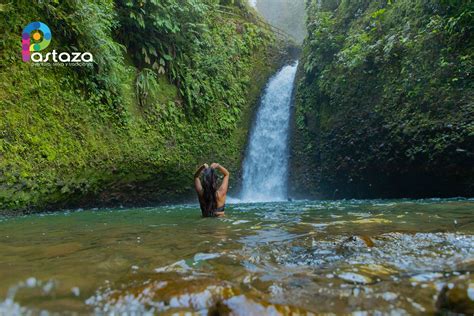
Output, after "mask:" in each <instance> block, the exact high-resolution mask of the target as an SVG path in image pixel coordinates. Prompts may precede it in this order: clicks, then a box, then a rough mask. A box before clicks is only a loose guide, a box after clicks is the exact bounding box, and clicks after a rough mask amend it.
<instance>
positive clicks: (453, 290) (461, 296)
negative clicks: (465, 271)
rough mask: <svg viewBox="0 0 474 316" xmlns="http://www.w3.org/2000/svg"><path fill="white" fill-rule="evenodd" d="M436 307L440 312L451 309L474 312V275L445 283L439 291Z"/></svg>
mask: <svg viewBox="0 0 474 316" xmlns="http://www.w3.org/2000/svg"><path fill="white" fill-rule="evenodd" d="M436 307H437V308H438V309H439V311H440V312H442V311H450V312H455V313H463V314H467V315H473V314H474V277H470V278H465V277H464V276H463V277H460V278H459V279H458V280H457V281H455V282H453V284H451V285H445V286H444V287H443V289H442V290H441V292H440V293H439V296H438V300H437V302H436Z"/></svg>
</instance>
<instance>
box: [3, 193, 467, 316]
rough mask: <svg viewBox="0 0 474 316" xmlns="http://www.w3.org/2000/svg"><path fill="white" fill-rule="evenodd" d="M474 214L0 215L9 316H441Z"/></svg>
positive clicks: (270, 209) (432, 210) (463, 208)
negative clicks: (356, 315) (442, 297)
mask: <svg viewBox="0 0 474 316" xmlns="http://www.w3.org/2000/svg"><path fill="white" fill-rule="evenodd" d="M473 210H474V200H465V199H452V200H440V199H432V200H393V201H392V200H370V201H369V200H346V201H294V202H273V203H246V204H233V205H229V206H228V207H227V216H226V217H224V218H218V219H205V218H201V216H200V211H199V207H198V206H197V205H176V206H168V207H157V208H137V209H113V210H112V209H103V210H84V211H74V212H57V213H51V214H39V215H28V216H21V217H12V218H6V217H4V218H0V254H1V256H0V280H1V282H0V297H1V299H0V315H4V314H7V315H8V314H9V313H10V314H15V312H16V313H18V314H22V315H23V314H28V313H31V314H34V315H36V314H40V312H41V311H43V313H44V315H47V313H49V314H54V313H55V312H62V313H64V312H77V313H86V314H90V313H96V314H104V313H107V314H108V313H111V312H115V313H126V314H128V315H130V314H133V313H137V314H140V315H142V314H146V313H150V314H153V313H158V312H160V313H163V314H165V315H166V314H172V313H175V312H185V311H190V312H196V313H198V314H204V315H207V313H208V312H219V313H220V314H224V315H225V314H226V313H228V312H230V311H231V312H233V313H234V314H235V315H272V314H273V315H278V314H288V313H289V312H290V311H292V312H293V313H301V314H305V313H307V312H313V313H325V312H333V313H350V312H369V313H375V312H391V311H396V312H399V313H400V314H419V313H434V312H435V310H436V308H435V304H436V300H437V296H438V293H439V292H440V291H441V289H442V288H443V286H444V285H450V284H452V283H454V282H456V280H460V279H461V280H462V279H466V278H467V279H468V278H469V274H470V273H472V272H474V212H473ZM471 280H472V279H471ZM46 312H47V313H46Z"/></svg>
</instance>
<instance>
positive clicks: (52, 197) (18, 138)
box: [0, 0, 276, 210]
mask: <svg viewBox="0 0 474 316" xmlns="http://www.w3.org/2000/svg"><path fill="white" fill-rule="evenodd" d="M0 9H1V10H0V15H1V19H2V21H4V22H2V26H3V29H4V35H3V37H2V38H1V39H0V45H1V49H0V58H1V60H2V63H1V64H0V210H4V209H14V210H16V209H18V210H26V209H39V208H42V207H66V206H78V205H81V206H83V205H97V204H99V203H100V204H106V205H107V204H117V203H131V202H134V203H136V204H137V205H139V204H143V203H147V202H156V201H160V202H165V201H171V200H175V199H176V197H181V198H183V197H182V195H183V193H185V197H188V195H187V194H188V193H191V190H190V188H191V187H190V184H191V183H192V181H191V180H192V179H191V177H192V174H193V171H194V168H195V166H196V165H197V164H199V163H201V162H203V161H208V162H209V161H210V160H219V161H220V162H222V163H223V164H226V165H228V166H229V168H230V170H231V171H232V172H234V171H236V170H238V168H239V167H240V162H241V158H242V157H241V152H242V148H243V147H244V145H245V142H246V132H243V131H242V130H241V128H238V126H247V125H248V124H249V122H250V114H249V113H251V108H252V105H253V104H254V102H255V100H256V98H257V97H258V94H259V91H260V88H261V87H262V86H263V85H264V83H265V81H266V78H267V76H268V75H269V73H270V72H271V71H272V70H273V69H274V67H275V65H274V64H273V61H274V60H275V58H276V56H273V55H270V53H272V52H273V51H275V48H274V46H273V36H272V34H269V33H268V31H265V30H263V29H261V28H260V27H259V26H257V25H255V24H253V23H252V22H250V21H251V20H252V19H249V17H248V14H249V12H248V11H247V10H246V9H245V8H240V7H236V8H235V15H232V16H231V15H229V16H227V15H222V14H221V15H219V14H218V13H217V12H216V11H215V10H214V9H215V2H214V1H207V0H193V1H171V0H168V1H151V0H150V1H120V0H117V1H111V0H101V1H75V0H65V1H53V0H51V1H26V0H25V1H23V0H21V1H17V2H14V3H10V4H7V5H2V6H1V7H0ZM38 20H39V21H42V22H44V23H46V24H48V25H49V27H50V28H51V30H52V33H53V40H52V43H51V45H50V47H48V50H52V49H56V50H57V51H58V52H60V51H82V52H85V51H89V52H91V53H92V54H93V56H94V64H93V67H58V66H55V67H52V66H51V67H46V66H43V67H40V66H35V65H33V64H31V63H24V62H22V61H21V57H19V56H21V55H20V49H21V46H20V44H21V30H22V28H23V27H24V26H26V25H27V24H28V23H29V22H31V21H38ZM251 82H252V85H250V83H251ZM244 130H246V129H244Z"/></svg>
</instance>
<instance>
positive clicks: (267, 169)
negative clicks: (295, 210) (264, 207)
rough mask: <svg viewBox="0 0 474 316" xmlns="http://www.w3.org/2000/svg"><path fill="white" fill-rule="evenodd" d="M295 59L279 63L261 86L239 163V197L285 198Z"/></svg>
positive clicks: (246, 199) (247, 199)
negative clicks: (240, 192)
mask: <svg viewBox="0 0 474 316" xmlns="http://www.w3.org/2000/svg"><path fill="white" fill-rule="evenodd" d="M297 67H298V63H297V62H296V63H295V64H293V65H288V66H285V67H283V68H282V69H281V70H280V71H279V72H278V73H277V74H276V75H275V76H273V77H272V78H271V79H270V81H269V82H268V84H267V87H266V88H265V92H264V94H263V97H262V100H261V103H260V107H259V109H258V112H257V117H256V120H255V124H254V126H253V129H252V131H251V134H250V142H249V146H248V148H247V154H246V157H245V160H244V167H243V187H242V195H241V198H242V200H243V201H281V200H286V199H287V178H288V133H289V125H290V107H291V101H292V93H293V86H294V81H295V75H296V69H297Z"/></svg>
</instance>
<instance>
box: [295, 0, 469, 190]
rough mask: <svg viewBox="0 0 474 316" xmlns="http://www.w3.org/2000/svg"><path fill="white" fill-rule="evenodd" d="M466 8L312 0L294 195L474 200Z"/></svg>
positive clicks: (420, 1)
mask: <svg viewBox="0 0 474 316" xmlns="http://www.w3.org/2000/svg"><path fill="white" fill-rule="evenodd" d="M473 12H474V11H473V4H472V2H470V1H435V0H416V1H413V0H397V1H369V0H358V1H345V0H337V1H334V0H331V1H329V0H312V1H309V2H308V3H307V15H308V19H307V23H306V24H307V28H308V37H307V39H306V40H305V42H304V47H303V57H302V60H301V63H300V69H299V74H298V86H297V92H296V104H295V107H296V110H295V122H294V129H293V135H292V152H291V164H292V165H291V172H290V182H291V183H290V187H291V188H292V192H291V195H292V196H294V197H322V198H375V197H451V196H473V195H474V102H473V100H474V99H473V92H474V89H473V80H472V73H473V70H474V69H473V54H474V49H473V48H474V47H473V46H474V45H473V44H474V40H473V36H472V34H473V33H472V31H473V27H474V24H473V23H472V16H473V14H474V13H473Z"/></svg>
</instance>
